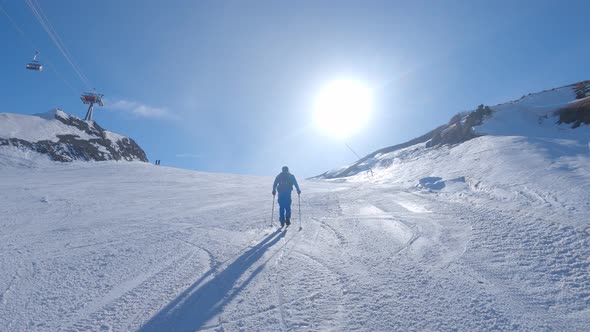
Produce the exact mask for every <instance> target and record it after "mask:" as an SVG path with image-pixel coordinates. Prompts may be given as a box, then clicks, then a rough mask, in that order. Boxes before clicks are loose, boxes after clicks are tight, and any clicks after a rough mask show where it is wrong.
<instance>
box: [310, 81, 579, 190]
mask: <svg viewBox="0 0 590 332" xmlns="http://www.w3.org/2000/svg"><path fill="white" fill-rule="evenodd" d="M589 92H590V81H581V82H578V83H574V84H570V85H566V86H563V87H560V88H555V89H551V90H545V91H542V92H538V93H532V94H529V95H526V96H522V97H521V98H520V99H518V100H514V101H510V102H507V103H503V104H499V105H496V106H491V107H488V106H484V105H480V106H479V107H478V108H477V109H476V110H474V111H470V112H463V113H459V114H457V115H455V116H453V117H452V118H451V120H450V121H449V123H447V124H445V125H442V126H439V127H437V128H435V129H434V130H432V131H430V132H428V133H426V134H424V135H422V136H420V137H418V138H415V139H413V140H410V141H408V142H405V143H402V144H398V145H394V146H389V147H386V148H383V149H380V150H377V151H375V152H373V153H370V154H369V155H367V156H365V157H363V158H361V159H360V160H358V161H357V162H355V163H354V164H352V165H350V166H346V167H341V168H338V169H334V170H330V171H327V172H325V173H323V174H321V175H319V176H317V177H316V178H320V179H333V178H343V177H348V176H354V175H357V174H359V173H362V172H368V171H369V169H373V168H374V167H376V168H387V167H388V166H389V165H391V163H392V162H393V159H392V158H394V157H397V155H395V156H394V155H390V153H392V152H396V151H400V150H402V149H405V148H408V147H414V148H421V147H426V148H440V147H442V146H444V145H457V144H462V143H464V142H467V141H469V140H471V139H474V138H477V137H480V136H484V135H488V136H522V137H543V138H553V139H569V140H574V141H577V142H582V143H583V142H585V143H588V141H589V140H590V128H589V127H588V126H584V125H587V124H590V97H588V95H589Z"/></svg>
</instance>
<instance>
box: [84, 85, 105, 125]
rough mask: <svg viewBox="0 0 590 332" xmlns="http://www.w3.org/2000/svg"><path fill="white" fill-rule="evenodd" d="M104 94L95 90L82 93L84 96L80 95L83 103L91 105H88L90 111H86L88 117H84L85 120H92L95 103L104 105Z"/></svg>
mask: <svg viewBox="0 0 590 332" xmlns="http://www.w3.org/2000/svg"><path fill="white" fill-rule="evenodd" d="M103 96H104V95H102V94H98V93H93V92H84V93H82V96H80V99H81V100H82V103H84V104H88V105H90V106H88V112H86V117H85V118H84V121H92V112H93V110H94V104H98V106H104V102H103V101H102V97H103Z"/></svg>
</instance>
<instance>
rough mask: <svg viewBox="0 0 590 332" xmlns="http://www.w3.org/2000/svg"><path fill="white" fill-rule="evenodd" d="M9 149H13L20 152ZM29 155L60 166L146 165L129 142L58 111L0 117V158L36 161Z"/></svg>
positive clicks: (95, 124) (1, 114) (137, 149)
mask: <svg viewBox="0 0 590 332" xmlns="http://www.w3.org/2000/svg"><path fill="white" fill-rule="evenodd" d="M8 147H16V148H18V149H19V150H21V152H20V154H19V153H16V152H15V151H14V149H10V148H8ZM15 153H16V154H19V156H15ZM31 153H33V154H40V155H46V156H48V157H49V159H51V160H54V161H61V162H69V161H74V160H82V161H105V160H126V161H147V157H146V155H145V152H144V151H143V150H142V149H141V148H140V147H139V145H137V143H136V142H135V141H133V140H132V139H130V138H128V137H125V136H121V135H118V134H115V133H112V132H109V131H107V130H104V129H103V128H102V127H100V126H99V125H98V124H97V123H96V122H94V121H82V120H81V119H79V118H77V117H75V116H72V115H69V114H67V113H65V112H63V111H62V110H60V109H54V110H51V111H49V112H46V113H41V114H36V115H23V114H13V113H0V155H4V156H5V158H4V159H8V158H10V159H13V162H14V158H17V159H18V158H20V159H23V158H29V159H31V160H32V159H39V157H38V156H33V154H31ZM5 163H8V162H5ZM17 163H18V162H17Z"/></svg>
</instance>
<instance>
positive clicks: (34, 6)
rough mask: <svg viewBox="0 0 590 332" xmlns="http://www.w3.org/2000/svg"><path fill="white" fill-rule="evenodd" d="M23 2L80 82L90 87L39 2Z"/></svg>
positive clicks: (31, 0) (32, 0)
mask: <svg viewBox="0 0 590 332" xmlns="http://www.w3.org/2000/svg"><path fill="white" fill-rule="evenodd" d="M25 2H26V3H27V5H28V6H29V8H30V9H31V12H32V13H33V15H34V16H35V18H36V19H37V22H39V24H40V25H41V27H42V28H43V29H44V30H45V32H47V34H48V35H49V38H51V40H52V41H53V43H54V44H55V46H56V47H57V49H58V50H59V51H60V52H61V54H62V55H63V56H64V58H65V59H66V61H67V62H68V63H69V64H70V65H71V66H72V69H73V70H74V72H75V73H76V75H78V78H80V81H81V82H82V84H83V85H84V86H85V87H86V89H90V87H91V84H90V81H89V80H88V78H87V77H86V75H84V74H83V73H82V70H81V69H80V68H79V67H78V66H77V65H76V63H75V62H74V61H73V60H72V56H71V53H70V52H69V51H68V50H67V48H66V46H65V44H64V43H63V40H62V39H61V38H60V37H59V34H58V33H57V31H56V30H55V28H53V26H52V25H51V23H50V22H49V20H48V19H47V16H46V15H45V13H44V12H43V9H42V8H41V6H40V5H39V3H38V2H37V1H36V0H25Z"/></svg>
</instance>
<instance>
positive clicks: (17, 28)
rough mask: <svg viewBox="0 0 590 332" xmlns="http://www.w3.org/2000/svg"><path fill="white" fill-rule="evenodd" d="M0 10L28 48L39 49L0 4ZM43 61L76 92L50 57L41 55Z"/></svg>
mask: <svg viewBox="0 0 590 332" xmlns="http://www.w3.org/2000/svg"><path fill="white" fill-rule="evenodd" d="M0 12H2V13H3V14H4V15H5V16H6V18H7V19H8V21H9V22H10V24H11V25H12V27H13V28H14V29H15V30H16V31H17V32H18V34H19V35H20V37H21V38H22V39H23V41H25V42H26V43H27V44H28V47H30V48H32V49H34V50H38V49H39V48H38V47H36V46H35V44H34V43H33V42H32V41H31V39H30V38H29V36H27V34H26V33H25V32H24V30H23V29H21V28H20V27H19V26H18V24H16V21H15V20H14V19H13V18H12V16H10V14H8V12H7V11H6V9H4V8H3V7H2V6H0ZM43 62H44V63H45V64H46V65H48V66H47V67H48V68H50V69H51V71H53V73H54V74H55V76H57V78H59V79H60V80H61V81H62V82H63V83H64V84H65V85H66V86H67V87H68V88H69V89H71V90H72V91H73V92H75V93H78V90H77V89H75V88H74V87H73V85H72V84H71V83H70V82H69V81H68V80H66V78H65V77H64V75H62V73H60V72H59V71H58V70H57V67H56V66H54V65H53V63H52V62H51V61H50V59H49V58H48V57H47V56H43Z"/></svg>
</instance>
